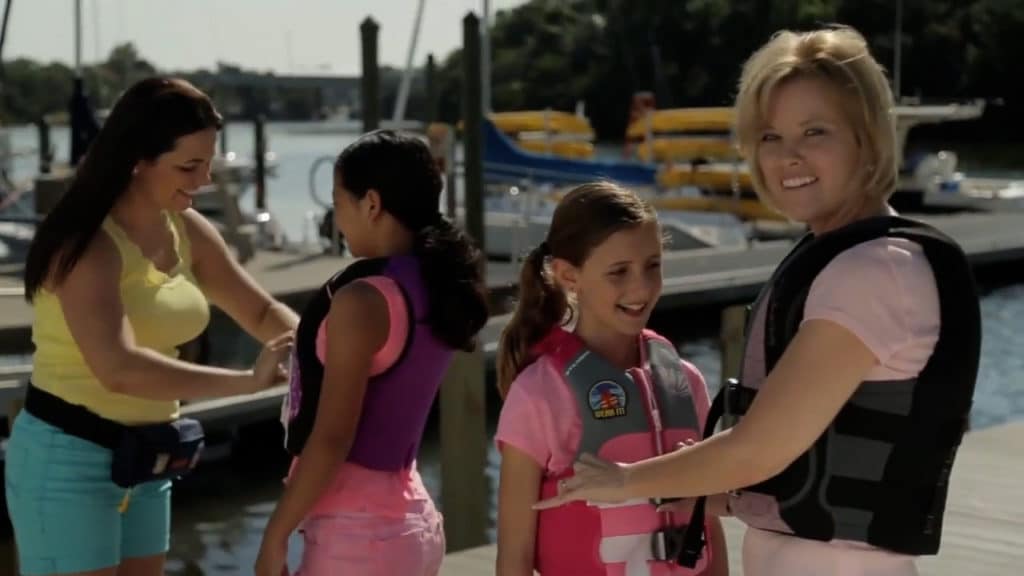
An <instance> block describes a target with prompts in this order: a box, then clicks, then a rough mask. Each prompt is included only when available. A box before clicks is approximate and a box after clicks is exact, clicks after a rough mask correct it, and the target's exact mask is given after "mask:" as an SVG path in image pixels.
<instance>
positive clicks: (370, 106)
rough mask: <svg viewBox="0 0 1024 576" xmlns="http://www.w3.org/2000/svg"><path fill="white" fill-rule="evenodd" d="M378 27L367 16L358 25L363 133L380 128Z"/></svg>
mask: <svg viewBox="0 0 1024 576" xmlns="http://www.w3.org/2000/svg"><path fill="white" fill-rule="evenodd" d="M379 30H380V26H378V25H377V22H376V21H375V20H374V19H373V18H371V17H369V16H367V17H366V19H365V20H363V23H362V24H360V25H359V32H360V34H361V36H362V47H363V79H362V83H361V87H362V101H363V102H362V107H363V132H369V131H371V130H376V129H377V127H378V126H380V96H379V94H380V83H379V82H380V81H379V78H380V77H379V74H378V70H377V33H378V31H379Z"/></svg>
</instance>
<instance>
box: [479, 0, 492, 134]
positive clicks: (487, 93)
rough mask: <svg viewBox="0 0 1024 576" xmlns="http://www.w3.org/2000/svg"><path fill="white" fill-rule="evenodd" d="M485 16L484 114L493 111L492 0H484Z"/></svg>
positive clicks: (482, 45)
mask: <svg viewBox="0 0 1024 576" xmlns="http://www.w3.org/2000/svg"><path fill="white" fill-rule="evenodd" d="M483 2H484V17H483V21H482V22H480V78H481V81H482V86H481V87H480V101H481V103H482V108H483V110H484V114H486V113H488V112H490V111H491V0H483Z"/></svg>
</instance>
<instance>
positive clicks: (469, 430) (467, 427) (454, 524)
mask: <svg viewBox="0 0 1024 576" xmlns="http://www.w3.org/2000/svg"><path fill="white" fill-rule="evenodd" d="M484 386H485V379H484V353H483V350H481V349H478V350H477V351H475V352H472V353H466V352H457V353H456V354H455V357H454V358H453V360H452V364H451V367H449V369H448V373H447V374H446V376H445V380H444V383H443V384H442V385H441V413H440V415H441V510H442V513H443V514H444V529H445V539H446V540H447V542H448V551H449V552H455V551H458V550H464V549H466V548H472V547H475V546H481V545H483V544H486V543H487V521H488V514H487V510H488V501H489V499H488V495H487V492H488V486H487V476H486V474H485V470H486V466H487V442H488V438H487V426H486V421H487V415H486V408H487V405H486V390H485V388H484Z"/></svg>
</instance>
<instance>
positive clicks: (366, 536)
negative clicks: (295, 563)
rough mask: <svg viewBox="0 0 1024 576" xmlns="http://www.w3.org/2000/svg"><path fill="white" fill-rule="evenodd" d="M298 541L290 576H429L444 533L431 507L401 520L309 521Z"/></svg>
mask: <svg viewBox="0 0 1024 576" xmlns="http://www.w3.org/2000/svg"><path fill="white" fill-rule="evenodd" d="M428 503H429V501H428ZM303 537H304V540H305V550H304V551H303V553H302V564H301V565H300V566H299V570H298V572H296V573H295V576H328V575H331V576H333V575H337V576H347V575H349V574H352V575H359V576H395V575H399V574H401V575H403V576H435V575H436V574H437V573H438V572H439V571H440V570H441V561H442V560H443V559H444V548H445V542H444V529H443V527H442V523H441V514H439V513H438V512H437V511H436V510H434V507H433V504H430V506H429V509H427V510H424V511H423V513H422V514H419V515H417V514H409V515H408V516H406V518H404V519H398V518H381V517H367V516H360V515H358V514H336V515H332V516H319V517H315V518H310V519H309V520H307V521H306V522H305V527H304V528H303Z"/></svg>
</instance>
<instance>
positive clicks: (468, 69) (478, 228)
mask: <svg viewBox="0 0 1024 576" xmlns="http://www.w3.org/2000/svg"><path fill="white" fill-rule="evenodd" d="M482 98H483V97H482V95H481V88H480V19H479V18H477V17H476V15H475V14H473V13H472V12H470V13H468V14H466V17H465V18H463V19H462V125H463V140H462V142H463V146H462V147H463V157H464V158H465V199H464V202H463V206H464V207H465V210H466V232H468V233H469V235H470V236H472V237H473V239H474V240H476V242H477V243H478V245H479V246H480V249H481V250H483V249H484V211H483V174H484V165H483V145H484V143H483V99H482Z"/></svg>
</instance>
